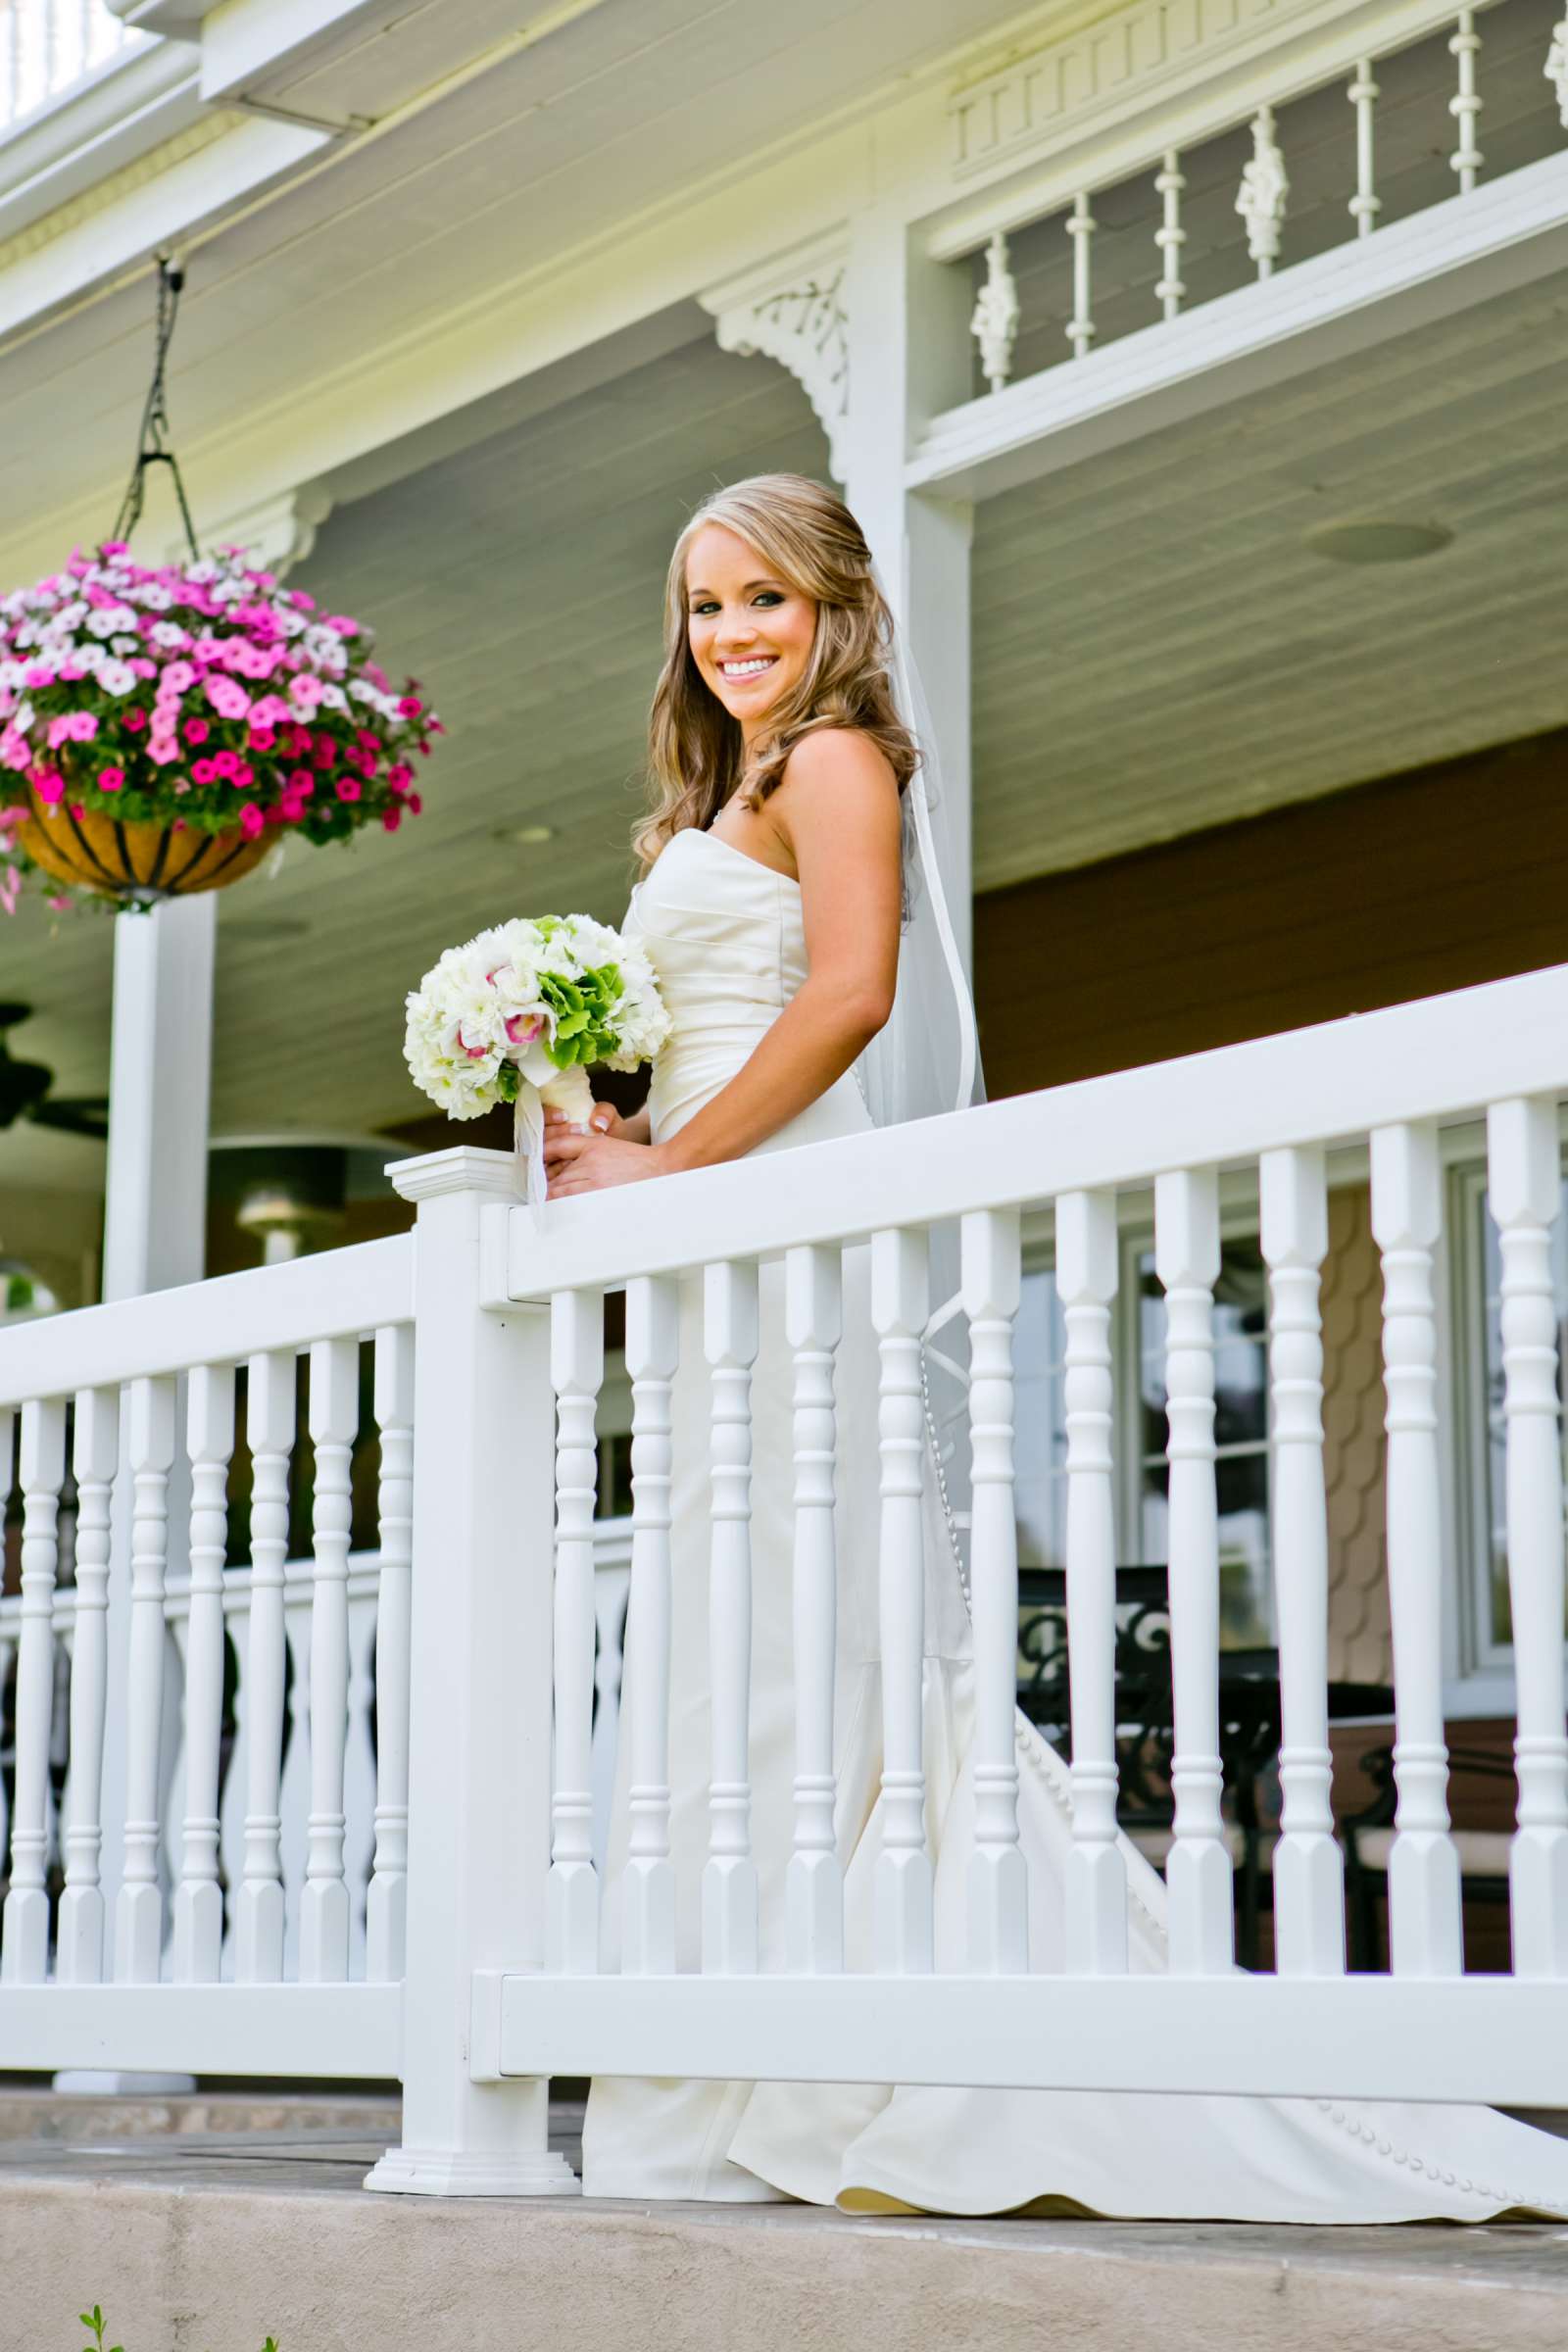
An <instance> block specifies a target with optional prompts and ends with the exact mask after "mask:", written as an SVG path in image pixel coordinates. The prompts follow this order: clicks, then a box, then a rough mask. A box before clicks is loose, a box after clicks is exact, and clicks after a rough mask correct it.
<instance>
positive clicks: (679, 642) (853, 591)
mask: <svg viewBox="0 0 1568 2352" xmlns="http://www.w3.org/2000/svg"><path fill="white" fill-rule="evenodd" d="M708 523H718V524H720V525H722V527H723V528H724V529H725V530H727V531H733V532H734V533H735V535H736V537H737V538H738V539H744V540H745V541H746V543H747V545H748V546H749V547H754V548H756V550H757V552H758V554H759V555H760V557H761V559H762V561H763V563H764V564H766V565H767V567H768V569H769V570H770V571H773V572H775V573H777V575H778V577H779V578H780V579H781V580H784V581H786V582H787V583H788V584H789V586H790V587H792V588H794V589H795V590H796V591H797V593H798V594H800V595H802V596H809V597H810V598H811V599H812V600H813V602H814V603H815V605H816V608H817V613H816V630H815V634H814V636H813V638H812V641H811V652H810V658H809V661H808V662H807V664H806V669H805V672H804V674H803V675H802V677H801V679H800V682H799V683H798V684H797V685H796V686H795V687H793V688H792V689H790V690H788V691H787V692H786V693H784V694H783V695H781V696H780V697H779V700H778V702H777V704H776V705H775V706H774V707H773V709H772V710H771V711H769V712H768V723H767V732H766V735H765V738H764V739H763V740H762V741H760V743H759V744H758V745H757V746H756V747H755V749H754V753H753V757H752V760H751V762H750V764H749V765H748V762H747V760H746V757H745V752H744V749H743V746H742V740H741V727H740V721H739V719H737V718H734V717H732V716H731V714H730V713H729V711H726V710H725V708H724V706H723V704H722V703H721V702H720V701H719V700H718V698H717V696H716V695H715V694H714V693H713V692H712V690H711V687H710V686H709V685H708V684H707V682H706V680H705V679H704V677H703V675H702V672H701V671H700V670H699V669H698V666H697V663H696V662H695V661H694V660H693V659H692V651H691V645H690V642H689V639H688V637H687V628H686V618H687V616H686V556H687V551H688V550H689V548H690V546H691V543H692V541H693V539H694V538H695V537H696V536H697V533H698V532H699V531H700V530H702V529H703V528H704V526H705V525H706V524H708ZM892 644H893V615H892V613H890V611H889V610H888V606H887V603H886V600H885V599H884V597H883V595H882V593H881V591H880V589H879V588H878V587H877V585H876V581H875V579H874V578H873V576H872V571H871V551H870V549H869V547H868V546H867V545H866V542H865V534H864V532H863V531H862V530H861V528H860V526H859V524H858V522H857V521H856V519H855V516H854V515H852V514H851V513H850V510H849V508H848V507H847V506H846V505H845V504H844V501H843V500H842V499H841V498H839V497H838V496H837V495H836V494H835V493H834V492H833V491H831V490H828V489H826V488H824V486H823V485H822V483H820V482H813V481H811V480H809V478H808V477H807V476H806V475H805V474H800V473H757V474H753V475H752V476H751V478H750V479H749V480H747V481H744V482H735V483H733V484H732V485H731V486H730V488H729V489H727V490H716V491H714V493H713V494H712V496H711V498H706V499H705V500H704V501H703V503H702V505H701V506H700V507H699V508H698V509H697V512H696V513H695V514H694V515H692V517H691V519H690V521H689V522H688V523H687V524H686V525H685V527H684V529H683V530H682V531H681V534H680V537H679V538H678V539H677V540H676V542H675V546H674V551H673V553H672V554H671V556H670V559H669V575H668V578H667V580H666V581H665V585H664V661H663V666H662V669H661V671H660V673H659V683H658V685H657V686H656V687H655V689H654V700H653V706H652V708H651V710H650V711H649V714H648V813H647V815H646V816H645V817H644V818H643V819H642V820H641V822H640V823H639V824H638V826H637V828H636V830H635V832H634V834H633V836H632V846H633V848H634V849H635V850H636V853H637V856H638V858H639V860H640V861H641V864H642V868H643V871H644V872H646V871H647V869H648V867H649V866H650V865H652V863H653V861H654V859H655V858H657V857H658V856H659V853H660V851H661V850H662V848H663V846H664V844H665V842H666V841H668V840H669V839H670V838H671V837H672V835H674V834H676V833H681V832H684V831H685V830H686V828H687V827H688V826H689V825H708V824H710V823H711V820H712V819H713V817H715V816H716V815H717V813H718V811H719V809H721V808H722V807H723V805H724V803H725V802H726V801H727V800H728V799H729V798H730V796H731V795H732V794H733V793H735V792H737V791H741V790H744V792H745V796H746V805H747V806H748V807H749V808H752V809H757V808H760V806H761V804H762V802H763V801H765V800H766V798H767V796H768V794H769V793H770V792H773V791H775V790H776V789H777V787H778V785H779V784H780V783H781V782H782V780H783V775H784V763H785V761H786V760H788V758H789V756H790V753H791V752H792V751H793V750H794V748H795V746H796V745H797V744H798V743H799V742H800V740H801V738H802V736H803V735H810V734H813V733H814V732H815V731H816V730H817V729H818V728H819V727H855V728H857V729H858V730H859V732H860V733H861V734H864V735H868V736H869V737H870V739H871V741H872V742H873V743H874V744H875V745H876V746H877V748H878V750H879V751H881V752H882V753H884V754H885V755H886V757H887V760H888V761H889V764H890V765H891V767H892V769H893V772H894V775H895V776H896V777H897V778H898V785H899V790H900V792H901V793H902V792H903V790H904V788H905V786H906V785H907V783H908V781H909V778H910V777H911V776H912V775H913V773H914V771H915V768H916V767H917V766H918V764H919V759H920V753H919V747H918V745H917V744H916V742H915V739H914V737H913V736H912V735H911V734H910V732H909V730H908V728H907V726H906V725H905V724H904V721H903V720H902V719H901V718H900V716H899V714H898V711H897V709H896V707H895V704H894V700H893V689H892V686H891V684H890V682H889V678H888V672H887V666H886V664H887V662H888V660H889V658H890V655H891V651H892Z"/></svg>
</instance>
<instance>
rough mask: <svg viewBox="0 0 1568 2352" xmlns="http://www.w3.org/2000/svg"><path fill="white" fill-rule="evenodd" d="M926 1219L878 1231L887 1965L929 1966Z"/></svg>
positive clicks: (882, 1878)
mask: <svg viewBox="0 0 1568 2352" xmlns="http://www.w3.org/2000/svg"><path fill="white" fill-rule="evenodd" d="M930 1287H931V1285H930V1270H929V1250H928V1245H927V1241H926V1236H925V1234H924V1232H923V1231H907V1230H898V1229H894V1230H890V1231H884V1232H881V1233H877V1234H874V1235H873V1236H872V1238H871V1321H872V1325H873V1327H874V1329H875V1330H876V1333H877V1336H878V1338H879V1340H880V1343H881V1382H880V1404H879V1408H878V1430H879V1446H880V1453H881V1493H882V1509H881V1547H880V1568H879V1581H880V1601H881V1635H882V1812H883V1822H884V1827H883V1838H882V1851H881V1852H880V1853H879V1855H878V1856H877V1860H876V1882H875V1893H876V1927H877V1933H876V1957H877V1966H878V1968H879V1969H880V1970H881V1971H882V1972H883V1974H884V1975H887V1976H897V1977H902V1976H916V1975H926V1974H929V1972H930V1970H931V1967H932V1963H933V1928H932V1910H931V1896H932V1875H931V1857H930V1854H929V1853H928V1851H927V1848H926V1838H925V1764H924V1753H923V1740H922V1708H921V1693H922V1669H923V1661H924V1652H925V1551H924V1528H923V1521H922V1517H921V1508H920V1497H921V1492H922V1487H923V1472H924V1460H925V1442H926V1441H925V1412H924V1407H923V1404H922V1399H921V1387H920V1335H921V1333H922V1332H923V1331H924V1329H925V1324H926V1317H927V1316H928V1314H929V1313H930V1311H931V1306H930Z"/></svg>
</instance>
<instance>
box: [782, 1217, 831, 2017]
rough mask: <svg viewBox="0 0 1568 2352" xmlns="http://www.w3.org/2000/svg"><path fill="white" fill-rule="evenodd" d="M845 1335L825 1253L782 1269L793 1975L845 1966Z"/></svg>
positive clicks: (789, 1261)
mask: <svg viewBox="0 0 1568 2352" xmlns="http://www.w3.org/2000/svg"><path fill="white" fill-rule="evenodd" d="M843 1328H844V1299H843V1279H842V1274H841V1269H840V1264H839V1253H838V1251H837V1250H834V1249H817V1248H812V1247H806V1248H801V1249H796V1250H790V1251H789V1253H788V1255H787V1257H786V1258H785V1261H784V1329H785V1336H786V1338H787V1339H788V1341H789V1344H790V1348H791V1349H792V1351H793V1355H794V1362H795V1395H794V1409H795V1429H794V1436H795V1593H794V1601H795V1848H794V1852H793V1853H792V1855H791V1857H790V1866H789V1877H788V1882H787V1888H786V1913H787V1918H786V1930H787V1947H788V1955H789V1965H790V1967H791V1969H792V1970H794V1971H795V1972H797V1973H798V1974H800V1975H802V1976H833V1975H837V1974H838V1972H839V1971H840V1970H841V1969H842V1968H843V1966H844V1874H843V1870H842V1868H841V1866H840V1863H839V1858H838V1852H837V1847H836V1843H835V1838H834V1830H833V1806H834V1798H835V1795H836V1793H837V1789H838V1782H837V1779H836V1776H835V1772H834V1764H833V1698H834V1682H835V1664H836V1643H837V1627H838V1562H837V1554H836V1550H835V1544H834V1528H833V1465H834V1456H835V1450H836V1445H837V1434H838V1425H837V1421H836V1418H835V1414H834V1405H833V1357H834V1351H835V1349H836V1348H837V1347H838V1344H839V1340H840V1338H841V1336H842V1334H843Z"/></svg>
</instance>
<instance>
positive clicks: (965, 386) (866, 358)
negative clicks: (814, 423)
mask: <svg viewBox="0 0 1568 2352" xmlns="http://www.w3.org/2000/svg"><path fill="white" fill-rule="evenodd" d="M845 291H846V303H845V307H846V311H847V314H848V341H849V385H848V404H847V410H846V415H845V420H844V427H843V432H842V442H843V447H844V451H845V470H844V477H843V479H844V495H845V497H846V499H847V500H848V502H849V504H850V506H851V508H852V509H853V510H854V513H855V515H856V516H857V518H858V521H859V524H860V527H861V528H862V530H863V531H864V532H865V535H866V537H867V538H868V539H869V540H870V542H871V552H872V554H873V555H874V556H875V557H876V560H877V564H878V567H879V568H880V570H881V573H882V576H883V578H884V579H885V580H886V581H887V583H888V588H889V593H890V595H891V597H892V599H893V604H894V608H895V611H896V613H897V616H898V620H899V623H900V625H901V627H902V628H903V629H904V630H905V632H906V636H907V644H908V646H909V648H910V651H911V652H912V654H913V656H914V662H915V667H916V670H917V672H918V675H919V678H920V683H921V685H922V686H923V687H924V689H925V694H926V700H927V702H928V703H929V705H930V712H931V723H932V725H933V727H934V729H935V732H936V740H937V749H938V752H939V754H940V757H941V763H942V765H941V776H942V797H943V801H944V804H945V807H944V814H945V816H946V820H947V829H948V839H949V842H950V845H951V847H952V851H953V858H954V875H955V888H954V893H953V898H954V906H953V921H954V928H955V930H956V933H957V938H958V946H959V950H960V953H961V954H962V956H963V959H964V963H965V966H966V967H967V966H969V965H970V962H971V931H972V923H971V892H972V889H973V883H972V879H971V877H972V872H973V859H972V850H971V836H972V822H971V807H972V799H971V793H972V786H971V774H970V712H969V675H970V642H969V548H970V542H971V539H972V537H973V532H974V508H973V506H972V505H971V504H970V503H969V502H968V501H967V500H960V499H946V498H933V497H931V496H930V495H929V494H928V493H926V492H924V491H911V490H909V489H907V487H906V485H905V469H906V465H907V459H908V456H909V453H910V452H911V450H912V449H913V446H914V443H915V440H916V439H917V437H918V435H919V434H920V432H921V431H922V430H923V428H924V426H925V423H926V421H927V419H928V418H929V417H932V416H934V415H936V414H937V413H938V412H939V411H941V410H943V409H947V408H952V407H954V406H955V405H956V403H957V402H959V401H961V400H966V399H967V398H968V397H969V392H970V384H969V365H970V356H971V353H972V349H973V345H972V342H971V339H970V335H969V310H970V291H971V290H970V286H969V282H968V279H967V276H966V275H965V273H964V272H963V271H962V270H959V269H956V268H955V267H954V266H953V265H952V264H951V263H946V262H933V261H931V260H929V259H928V258H927V257H926V255H925V254H924V253H922V252H921V251H920V249H919V244H918V241H917V239H916V237H915V236H914V235H913V234H912V232H911V231H910V229H909V227H908V225H907V222H906V221H904V220H903V219H902V218H901V217H899V216H898V215H897V214H896V213H893V212H891V211H889V212H881V211H876V212H867V213H861V214H859V215H858V216H857V218H856V219H855V220H854V221H852V222H851V223H850V236H849V263H848V269H847V271H846V277H845Z"/></svg>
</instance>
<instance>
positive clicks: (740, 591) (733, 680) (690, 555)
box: [686, 523, 816, 748]
mask: <svg viewBox="0 0 1568 2352" xmlns="http://www.w3.org/2000/svg"><path fill="white" fill-rule="evenodd" d="M686 578H687V589H686V614H687V619H686V637H687V643H688V644H689V645H690V647H691V652H692V660H693V661H694V662H696V664H697V667H698V670H699V672H700V674H701V676H702V678H703V682H704V684H705V685H707V686H708V687H710V688H711V691H712V692H713V693H714V694H715V695H716V696H717V697H718V700H719V701H720V702H721V703H722V704H723V706H724V708H725V710H726V711H729V713H730V715H731V717H733V718H736V719H738V720H739V722H740V728H741V735H742V738H743V740H744V741H745V743H746V744H747V746H748V748H749V747H750V744H751V741H752V738H753V735H754V734H755V732H756V730H757V728H758V726H759V725H760V722H761V720H762V718H763V717H764V716H765V715H766V713H767V712H768V711H770V710H771V709H772V708H773V706H774V704H775V703H776V702H777V701H778V700H779V698H780V696H781V695H785V694H788V692H789V691H790V689H791V687H793V686H794V685H796V684H797V683H798V681H799V680H800V679H801V678H802V677H804V676H805V674H806V666H807V663H808V662H809V660H810V656H811V644H812V640H813V637H814V634H815V629H816V607H815V605H814V604H813V602H812V601H811V599H810V598H809V597H808V596H803V595H802V594H801V592H800V590H799V589H798V588H793V587H791V586H790V585H789V583H788V582H787V581H785V580H783V579H781V578H779V577H777V575H775V574H771V573H760V572H759V570H758V555H757V550H756V548H755V547H749V546H748V545H747V543H746V541H745V540H744V539H741V538H738V537H737V536H736V534H735V532H734V531H731V530H726V529H725V528H724V526H723V525H722V524H721V523H708V524H706V525H705V526H704V528H703V529H702V530H700V531H699V532H698V533H697V535H696V537H695V538H694V539H693V541H692V543H691V546H690V548H689V549H688V551H687V557H686Z"/></svg>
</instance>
